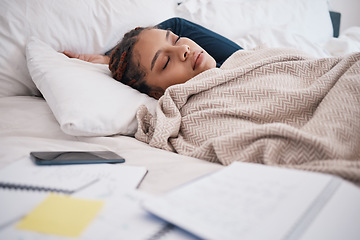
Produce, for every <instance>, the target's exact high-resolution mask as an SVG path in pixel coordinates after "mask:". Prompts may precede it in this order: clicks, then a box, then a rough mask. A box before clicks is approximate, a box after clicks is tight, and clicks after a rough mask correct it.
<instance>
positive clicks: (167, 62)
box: [163, 57, 170, 70]
mask: <svg viewBox="0 0 360 240" xmlns="http://www.w3.org/2000/svg"><path fill="white" fill-rule="evenodd" d="M169 62H170V57H168V60H167V61H166V63H165V66H164V67H163V70H165V68H166V67H167V65H168V64H169Z"/></svg>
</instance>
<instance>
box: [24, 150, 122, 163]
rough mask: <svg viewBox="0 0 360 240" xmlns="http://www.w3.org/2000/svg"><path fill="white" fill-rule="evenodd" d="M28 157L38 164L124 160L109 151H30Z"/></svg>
mask: <svg viewBox="0 0 360 240" xmlns="http://www.w3.org/2000/svg"><path fill="white" fill-rule="evenodd" d="M30 157H31V159H32V160H33V161H34V162H35V163H36V164H38V165H62V164H89V163H123V162H125V159H124V158H123V157H121V156H119V155H117V154H116V153H114V152H111V151H91V152H85V151H69V152H31V153H30Z"/></svg>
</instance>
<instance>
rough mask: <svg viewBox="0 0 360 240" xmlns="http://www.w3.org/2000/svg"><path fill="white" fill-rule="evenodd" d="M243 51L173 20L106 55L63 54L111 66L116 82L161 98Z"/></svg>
mask: <svg viewBox="0 0 360 240" xmlns="http://www.w3.org/2000/svg"><path fill="white" fill-rule="evenodd" d="M240 49H242V48H241V47H240V46H238V45H237V44H236V43H234V42H232V41H230V40H229V39H227V38H225V37H223V36H221V35H219V34H217V33H215V32H212V31H210V30H208V29H206V28H204V27H202V26H200V25H197V24H195V23H192V22H190V21H187V20H185V19H182V18H171V19H169V20H166V21H164V22H162V23H160V24H159V25H157V26H156V27H148V28H135V29H133V30H131V31H130V32H128V33H126V34H125V35H124V38H123V39H122V41H121V42H120V43H119V44H118V45H117V46H116V47H115V48H114V49H112V50H110V51H109V52H108V53H106V54H105V56H102V55H94V54H85V55H84V54H82V55H78V54H75V53H71V52H64V53H65V54H66V55H68V56H69V57H75V58H79V59H82V60H85V61H89V62H93V63H105V64H106V63H109V68H110V70H111V72H112V74H113V77H114V78H115V79H116V80H118V81H120V82H122V83H124V84H126V85H129V86H131V87H133V88H135V89H137V90H139V91H140V92H142V93H146V94H148V95H149V96H151V97H154V98H156V99H159V98H160V97H161V96H162V95H163V94H164V91H165V90H166V88H168V87H169V86H171V85H174V84H179V83H184V82H186V81H187V80H189V79H191V78H192V77H194V76H196V75H197V74H199V73H201V72H203V71H205V70H208V69H210V68H215V67H216V66H217V67H220V65H221V64H222V63H223V62H224V61H225V60H226V59H227V58H228V57H229V56H230V55H231V54H233V53H234V52H236V51H237V50H240ZM109 55H110V56H109Z"/></svg>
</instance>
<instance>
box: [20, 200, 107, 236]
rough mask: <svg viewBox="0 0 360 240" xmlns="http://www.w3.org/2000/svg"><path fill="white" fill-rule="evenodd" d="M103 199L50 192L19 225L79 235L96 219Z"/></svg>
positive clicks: (39, 230) (61, 233)
mask: <svg viewBox="0 0 360 240" xmlns="http://www.w3.org/2000/svg"><path fill="white" fill-rule="evenodd" d="M102 205H103V201H96V200H85V199H80V198H74V197H70V196H65V195H59V194H50V195H49V196H48V197H47V198H46V199H45V200H44V201H43V202H42V203H41V204H40V205H39V206H37V207H36V208H35V209H33V210H32V211H31V212H30V213H29V214H28V215H27V216H25V217H24V218H23V219H22V220H21V221H20V222H19V223H18V225H17V227H18V228H20V229H24V230H31V231H36V232H41V233H48V234H56V235H61V236H67V237H78V236H80V234H81V233H82V231H83V230H84V229H85V228H86V226H87V225H88V224H89V223H90V222H91V220H93V219H94V217H95V216H96V214H97V213H98V212H99V210H100V209H101V207H102Z"/></svg>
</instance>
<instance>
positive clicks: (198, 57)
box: [191, 51, 203, 70]
mask: <svg viewBox="0 0 360 240" xmlns="http://www.w3.org/2000/svg"><path fill="white" fill-rule="evenodd" d="M202 54H203V51H196V52H195V53H194V56H193V58H192V61H191V64H192V66H193V70H195V68H197V66H199V65H200V63H201V62H202Z"/></svg>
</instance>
